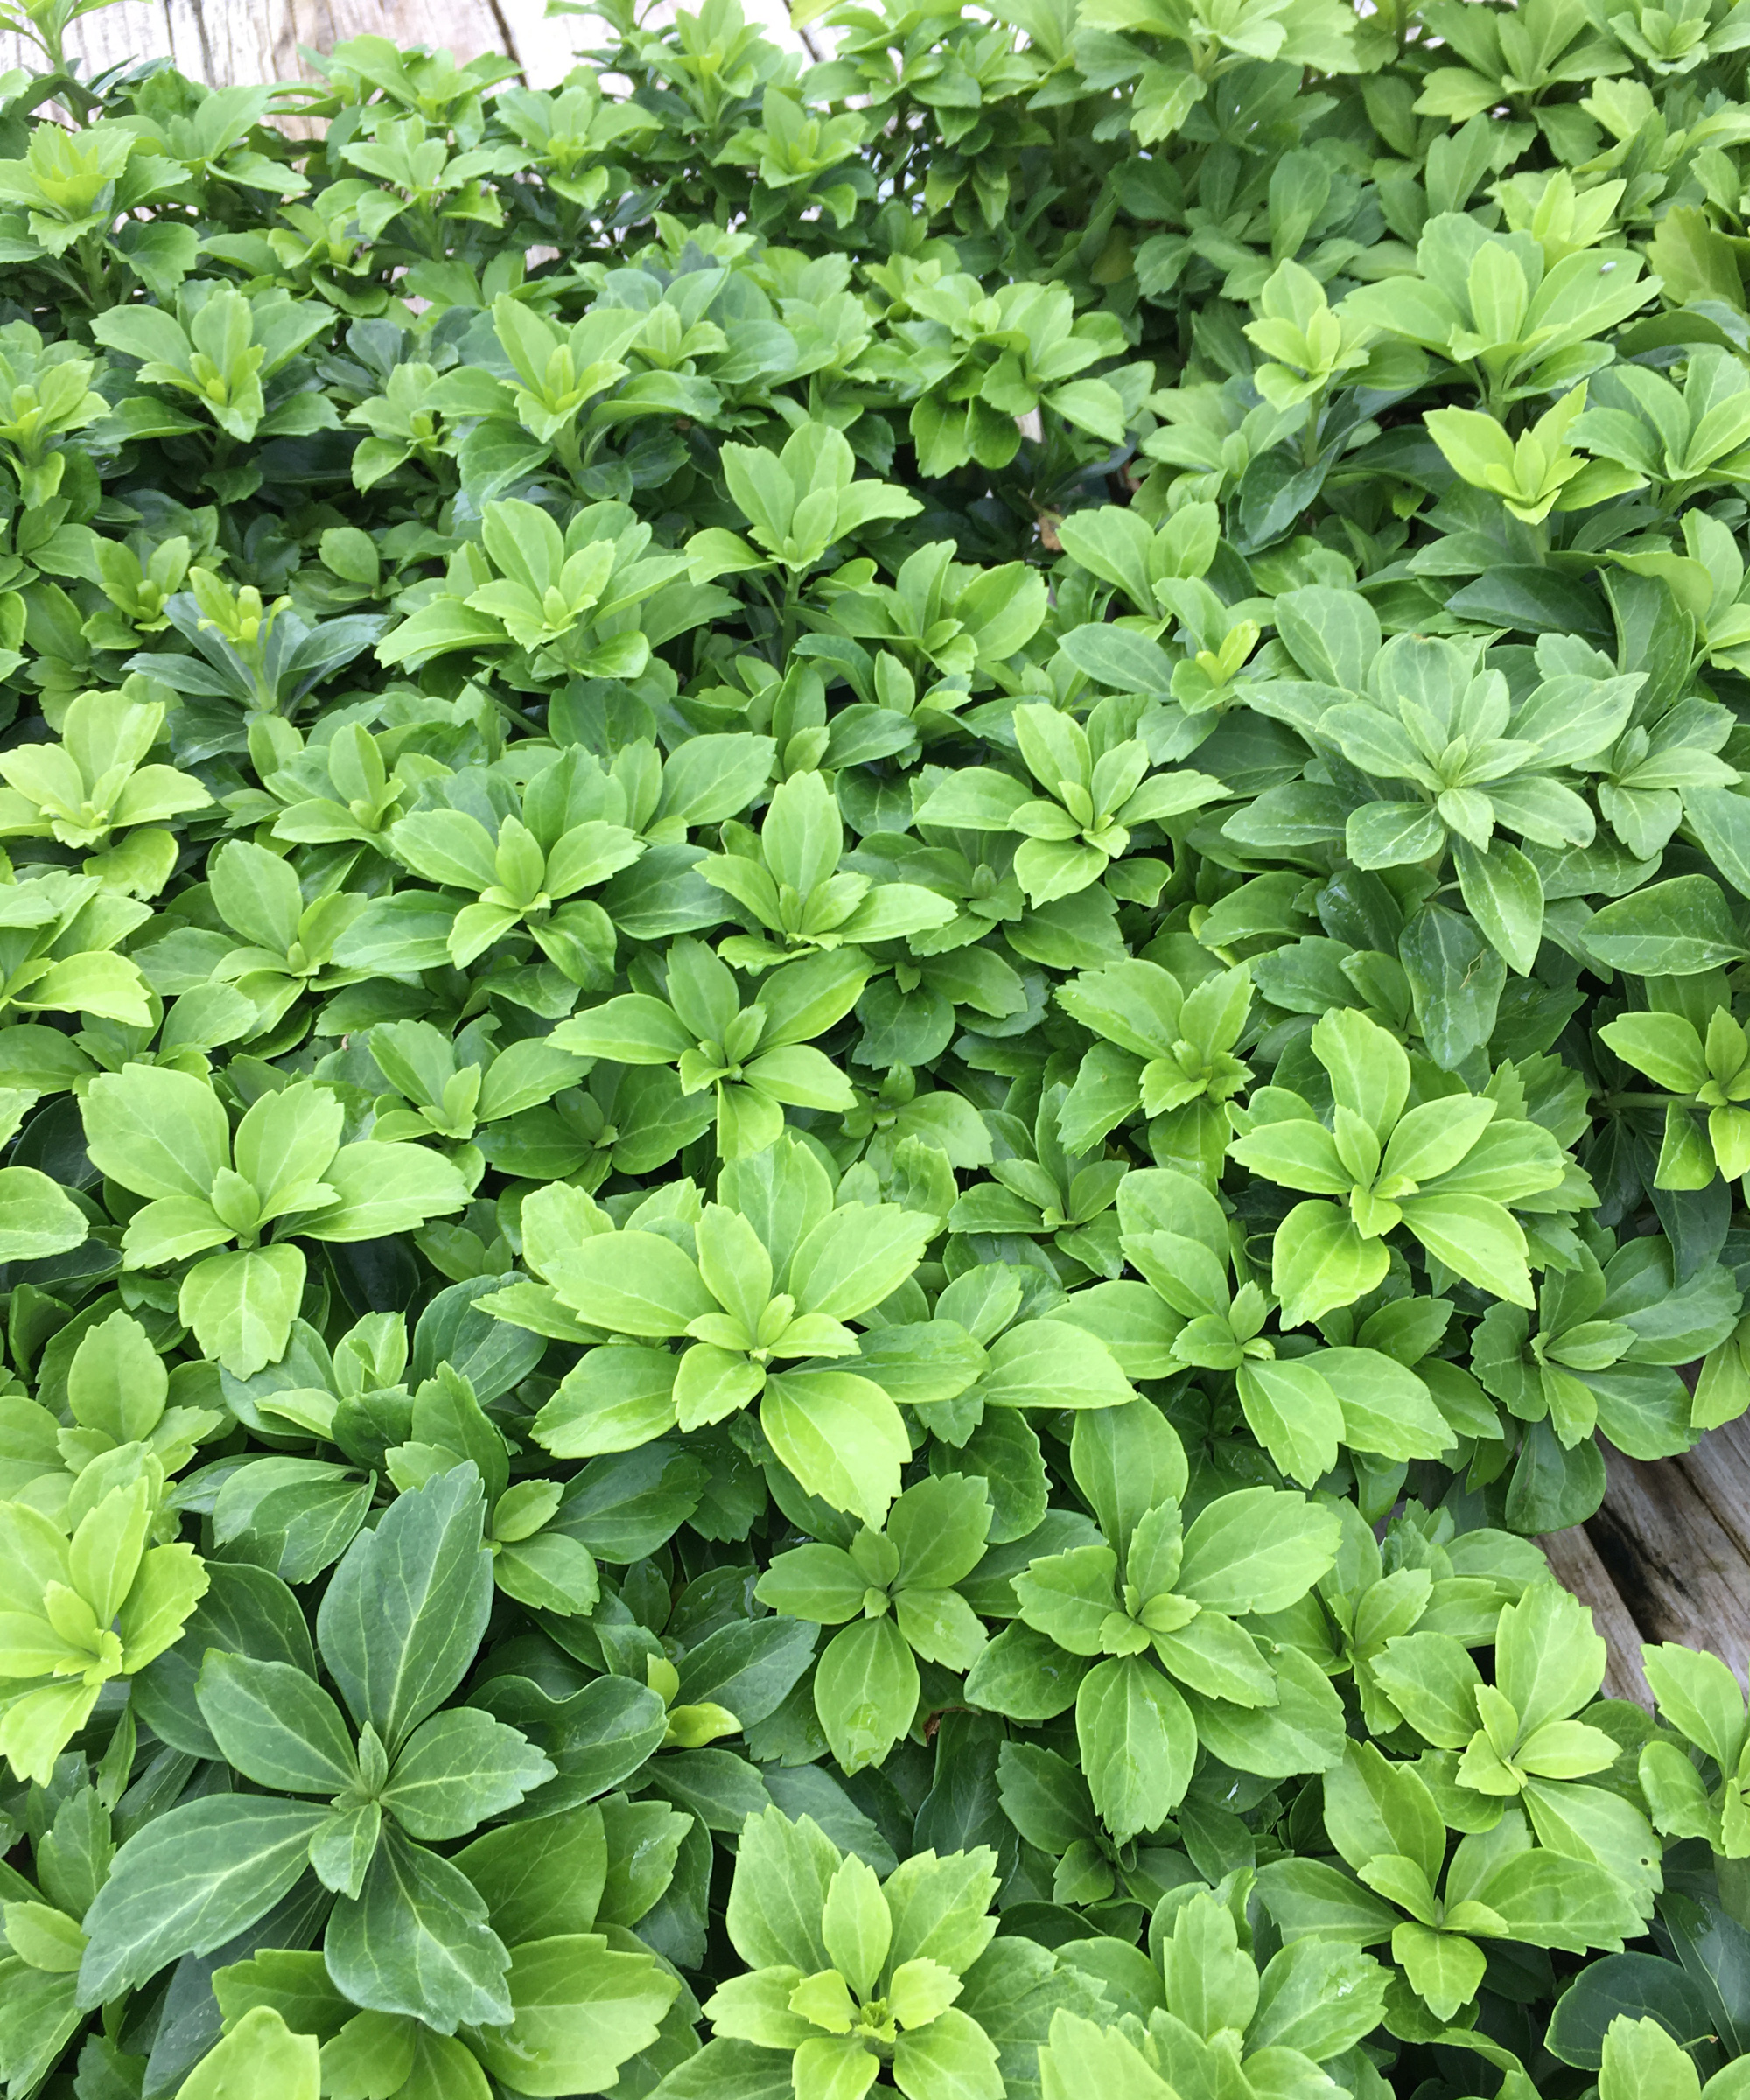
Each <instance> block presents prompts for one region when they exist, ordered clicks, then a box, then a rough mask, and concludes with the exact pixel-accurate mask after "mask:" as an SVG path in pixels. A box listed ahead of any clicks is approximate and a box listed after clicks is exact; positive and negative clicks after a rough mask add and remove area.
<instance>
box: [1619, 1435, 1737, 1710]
mask: <svg viewBox="0 0 1750 2100" xmlns="http://www.w3.org/2000/svg"><path fill="white" fill-rule="evenodd" d="M1712 1433H1713V1434H1714V1435H1715V1436H1718V1435H1719V1432H1718V1431H1715V1432H1712ZM1704 1448H1705V1446H1704ZM1605 1450H1606V1460H1607V1465H1608V1467H1609V1474H1610V1486H1609V1489H1608V1491H1607V1494H1606V1495H1605V1500H1604V1507H1603V1508H1602V1509H1600V1511H1599V1513H1598V1515H1597V1516H1595V1517H1593V1519H1592V1521H1591V1523H1588V1524H1587V1525H1586V1533H1587V1536H1588V1537H1589V1538H1590V1540H1591V1542H1592V1544H1593V1547H1594V1548H1595V1549H1596V1550H1597V1553H1598V1558H1599V1559H1600V1561H1601V1562H1602V1563H1603V1565H1604V1568H1605V1570H1606V1572H1607V1574H1608V1575H1609V1577H1610V1579H1611V1581H1612V1582H1613V1583H1614V1586H1615V1587H1616V1589H1617V1591H1618V1593H1619V1594H1620V1595H1621V1599H1622V1601H1623V1603H1624V1605H1625V1606H1626V1607H1628V1614H1629V1615H1630V1617H1631V1618H1632V1619H1633V1620H1634V1621H1635V1624H1636V1625H1637V1626H1638V1627H1640V1628H1641V1629H1642V1633H1643V1635H1645V1637H1646V1638H1647V1639H1648V1640H1649V1641H1681V1642H1684V1644H1685V1645H1686V1646H1688V1647H1691V1648H1699V1649H1709V1650H1711V1651H1712V1653H1713V1654H1714V1655H1717V1656H1723V1657H1724V1659H1725V1660H1726V1662H1727V1663H1729V1664H1730V1665H1731V1666H1732V1668H1733V1670H1734V1671H1735V1672H1736V1674H1737V1676H1738V1677H1739V1678H1740V1682H1741V1681H1743V1680H1744V1678H1745V1676H1746V1669H1747V1664H1750V1563H1747V1560H1746V1557H1745V1553H1744V1551H1743V1549H1742V1547H1741V1546H1740V1544H1739V1541H1738V1540H1737V1539H1736V1538H1735V1537H1733V1534H1732V1532H1731V1531H1729V1530H1727V1529H1726V1526H1725V1525H1724V1524H1723V1523H1721V1522H1720V1519H1719V1516H1717V1515H1716V1514H1715V1511H1714V1509H1713V1508H1712V1506H1711V1504H1710V1502H1709V1501H1708V1500H1707V1499H1706V1498H1705V1497H1704V1495H1702V1494H1701V1493H1700V1492H1699V1491H1698V1488H1697V1486H1696V1485H1695V1481H1694V1479H1693V1478H1692V1474H1691V1461H1689V1460H1682V1461H1679V1460H1663V1461H1658V1462H1654V1463H1645V1462H1642V1461H1641V1460H1635V1459H1630V1458H1625V1457H1624V1456H1623V1455H1622V1453H1621V1452H1617V1451H1613V1450H1611V1449H1610V1448H1609V1446H1606V1447H1605ZM1698 1463H1699V1464H1700V1465H1701V1466H1703V1467H1705V1469H1707V1470H1708V1471H1709V1472H1712V1469H1713V1467H1714V1466H1715V1463H1716V1461H1715V1460H1714V1459H1713V1458H1712V1455H1710V1456H1709V1458H1707V1459H1706V1460H1699V1461H1698Z"/></svg>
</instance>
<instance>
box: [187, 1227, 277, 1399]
mask: <svg viewBox="0 0 1750 2100" xmlns="http://www.w3.org/2000/svg"><path fill="white" fill-rule="evenodd" d="M304 1273H305V1272H304V1256H303V1254H302V1253H301V1251H300V1250H298V1249H297V1248H296V1247H286V1246H275V1247H256V1248H252V1249H250V1250H248V1252H247V1253H232V1254H214V1255H209V1256H208V1257H207V1259H206V1260H205V1261H201V1262H197V1263H196V1264H194V1266H193V1268H192V1269H191V1270H190V1271H189V1272H188V1274H187V1275H186V1277H184V1278H183V1279H182V1290H181V1292H180V1293H179V1298H178V1301H177V1310H178V1311H179V1313H180V1314H181V1315H182V1318H183V1320H185V1321H186V1324H187V1325H188V1326H189V1327H193V1330H194V1336H195V1340H196V1341H198V1342H199V1343H200V1347H201V1349H202V1351H203V1353H204V1354H205V1355H208V1356H212V1357H215V1358H217V1360H218V1361H219V1362H221V1364H223V1365H224V1367H225V1369H227V1370H228V1371H229V1372H230V1373H231V1375H232V1376H234V1377H236V1378H250V1377H253V1376H255V1373H256V1372H257V1371H259V1370H260V1369H262V1367H263V1366H264V1365H266V1364H269V1363H277V1362H278V1361H279V1359H280V1358H281V1357H282V1356H283V1355H284V1353H285V1345H286V1342H287V1340H288V1339H289V1337H290V1334H291V1323H292V1321H293V1320H295V1319H296V1318H297V1308H298V1305H299V1303H300V1301H301V1300H302V1299H303V1296H304Z"/></svg>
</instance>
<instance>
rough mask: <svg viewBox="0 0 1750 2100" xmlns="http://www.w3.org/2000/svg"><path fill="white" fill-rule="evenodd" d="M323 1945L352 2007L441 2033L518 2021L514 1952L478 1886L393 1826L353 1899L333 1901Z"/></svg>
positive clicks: (385, 1832) (330, 1970) (387, 1828)
mask: <svg viewBox="0 0 1750 2100" xmlns="http://www.w3.org/2000/svg"><path fill="white" fill-rule="evenodd" d="M324 1944H325V1953H326V1957H327V1962H328V1973H329V1975H330V1976H331V1977H332V1978H333V1979H334V1982H335V1984H336V1985H338V1986H339V1989H340V1990H342V1991H345V1992H346V1996H347V1997H348V1998H351V1999H352V2001H353V2004H354V2005H363V2006H365V2007H366V2008H367V2009H368V2010H370V2011H373V2012H401V2013H405V2014H407V2015H408V2016H409V2017H410V2018H412V2019H422V2020H423V2021H424V2022H425V2024H426V2026H429V2027H435V2028H436V2029H437V2032H438V2033H440V2034H452V2033H455V2031H456V2029H457V2027H458V2026H505V2025H506V2024H507V2022H508V2021H509V2020H510V2019H511V2018H512V2016H513V2010H514V2009H513V2007H512V2005H511V2000H510V1993H509V1991H508V1989H507V1980H506V1971H507V1968H508V1966H509V1962H510V1957H509V1955H508V1954H507V1951H506V1950H505V1946H504V1943H503V1942H502V1941H501V1940H500V1938H499V1937H498V1936H497V1934H496V1933H494V1932H493V1930H492V1929H491V1928H490V1927H489V1926H488V1925H487V1923H486V1904H485V1902H484V1901H482V1900H481V1898H480V1897H479V1894H477V1893H476V1891H475V1889H474V1886H473V1884H472V1882H471V1881H470V1880H468V1878H467V1876H466V1875H465V1873H462V1872H461V1870H460V1869H459V1868H458V1867H457V1866H453V1865H452V1864H451V1862H450V1861H449V1860H447V1859H439V1858H438V1856H437V1853H436V1852H427V1851H426V1850H425V1849H424V1847H423V1845H415V1844H413V1843H412V1842H411V1840H410V1839H409V1838H403V1837H402V1835H401V1833H400V1832H399V1831H397V1830H396V1829H395V1826H394V1824H385V1825H384V1828H383V1834H382V1842H381V1845H378V1847H377V1849H376V1853H375V1856H374V1858H373V1859H372V1861H371V1864H370V1866H369V1868H368V1869H367V1873H366V1874H365V1880H364V1887H363V1888H362V1889H361V1891H360V1894H359V1896H358V1897H357V1899H356V1900H354V1899H353V1898H350V1897H346V1896H343V1897H341V1898H340V1899H339V1901H338V1902H337V1903H336V1904H335V1906H334V1911H333V1915H332V1917H331V1918H330V1920H329V1924H328V1931H327V1936H326V1939H325V1943H324Z"/></svg>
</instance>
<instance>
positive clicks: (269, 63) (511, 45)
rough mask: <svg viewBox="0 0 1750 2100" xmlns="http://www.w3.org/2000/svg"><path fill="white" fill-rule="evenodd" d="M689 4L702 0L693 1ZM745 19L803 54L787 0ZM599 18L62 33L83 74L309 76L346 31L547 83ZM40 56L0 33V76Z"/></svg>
mask: <svg viewBox="0 0 1750 2100" xmlns="http://www.w3.org/2000/svg"><path fill="white" fill-rule="evenodd" d="M692 4H693V5H694V6H695V7H697V0H692ZM675 9H676V0H659V4H658V5H656V6H655V7H654V8H652V9H650V10H648V11H647V12H646V14H645V17H644V19H645V21H646V24H647V25H648V26H653V27H654V26H655V25H657V24H658V23H660V22H662V21H664V20H667V19H670V18H672V17H673V15H674V12H675ZM743 9H744V12H745V13H746V17H747V19H748V20H749V21H750V22H755V23H758V24H759V25H760V28H761V29H762V30H763V31H765V32H766V34H767V36H768V37H771V38H773V39H774V41H775V42H776V43H778V44H781V45H783V47H784V48H785V49H786V50H789V51H801V50H802V48H803V46H802V40H801V38H799V37H798V36H797V34H796V32H795V31H794V30H793V29H792V28H791V27H790V23H789V16H788V11H787V8H786V5H785V0H743ZM596 30H597V25H594V24H592V23H591V22H590V21H588V20H586V19H584V18H580V17H577V16H556V17H555V18H552V19H551V20H549V19H548V18H547V15H546V12H545V9H544V6H543V4H542V0H222V4H221V0H115V4H113V5H110V6H108V7H104V8H102V9H100V10H99V11H97V12H96V13H95V14H89V15H85V16H83V17H81V19H80V20H78V21H77V22H75V23H73V25H72V26H71V28H70V29H69V30H68V31H67V33H66V50H67V53H68V55H69V57H76V58H78V59H81V61H82V62H83V65H84V68H85V71H86V73H87V75H88V76H89V75H90V74H92V73H100V72H102V71H103V70H104V69H105V68H106V67H109V66H125V65H133V64H137V63H138V62H139V61H140V60H141V59H158V58H167V59H170V60H171V62H172V64H173V65H174V66H176V67H177V69H178V70H179V72H182V73H186V74H187V75H188V76H189V78H190V79H191V80H199V81H207V83H208V84H209V85H210V86H212V87H214V88H226V87H232V86H236V85H240V84H242V83H246V82H248V83H254V82H259V81H296V80H307V79H309V78H311V69H310V66H309V64H308V62H307V61H306V60H305V59H302V58H301V57H300V56H299V46H300V45H302V46H303V47H304V48H305V49H307V50H312V51H318V52H326V51H332V49H333V47H334V45H336V44H339V43H342V42H344V41H345V39H346V38H348V37H357V36H363V35H366V34H367V33H368V34H371V35H374V36H380V37H387V38H388V39H389V41H390V42H391V43H392V44H395V45H402V46H403V47H404V46H406V45H412V44H424V45H431V46H434V47H440V48H443V49H445V50H449V51H452V52H455V54H456V56H457V57H458V59H463V60H464V61H465V60H467V59H473V58H478V57H479V55H480V54H481V53H482V52H493V51H495V52H504V53H505V54H506V55H507V57H509V58H513V59H515V60H516V62H517V65H518V66H520V67H521V70H522V73H523V76H524V78H525V79H526V80H527V81H528V84H529V85H530V86H531V87H534V88H550V87H553V86H554V85H556V83H557V82H558V81H562V80H563V78H564V76H565V74H566V73H568V72H569V71H570V68H571V66H572V65H573V64H574V63H575V59H574V54H575V53H576V52H577V51H578V50H580V49H581V48H583V47H584V46H585V45H589V44H590V43H591V42H592V41H594V40H595V32H596ZM40 63H41V60H40V57H39V55H38V54H37V53H36V52H33V51H32V50H31V47H30V46H29V45H25V43H24V42H23V41H22V40H21V39H20V38H17V37H14V36H11V35H7V34H0V72H4V71H5V70H6V69H7V68H8V67H9V66H26V67H28V68H31V69H32V70H34V69H35V68H36V67H37V66H39V65H40Z"/></svg>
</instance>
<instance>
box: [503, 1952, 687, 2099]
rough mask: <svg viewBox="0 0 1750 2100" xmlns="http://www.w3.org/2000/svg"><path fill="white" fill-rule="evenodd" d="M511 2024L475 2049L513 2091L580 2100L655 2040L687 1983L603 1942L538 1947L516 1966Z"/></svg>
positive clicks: (517, 1958)
mask: <svg viewBox="0 0 1750 2100" xmlns="http://www.w3.org/2000/svg"><path fill="white" fill-rule="evenodd" d="M509 1985H510V2002H511V2005H512V2008H513V2018H512V2019H511V2022H510V2024H509V2026H507V2027H487V2028H485V2029H483V2030H482V2031H481V2032H480V2033H479V2036H478V2038H477V2039H476V2040H475V2041H474V2045H473V2046H474V2049H475V2052H476V2054H478V2055H479V2058H480V2060H481V2061H482V2062H483V2063H484V2064H485V2066H486V2069H487V2070H489V2071H490V2072H491V2073H492V2074H493V2076H494V2077H495V2078H498V2079H500V2080H502V2081H503V2082H504V2083H505V2084H506V2085H507V2086H508V2087H509V2088H510V2089H512V2090H513V2091H515V2092H523V2093H561V2092H578V2091H583V2090H585V2089H588V2088H589V2087H591V2086H595V2087H597V2088H598V2089H599V2088H600V2087H601V2086H603V2085H607V2084H611V2083H612V2082H613V2073H614V2072H615V2071H617V2070H618V2068H619V2067H620V2065H621V2064H623V2063H624V2062H626V2061H627V2058H628V2057H632V2056H635V2055H637V2054H639V2052H640V2051H641V2050H644V2049H648V2047H650V2045H651V2044H652V2042H654V2041H655V2040H656V2036H657V2032H658V2029H659V2027H660V2026H661V2023H662V2017H663V2015H664V2014H665V2013H666V2012H668V2010H669V2006H670V2005H672V2004H673V2003H674V2002H675V1999H676V1997H677V1996H678V1995H679V1994H680V1991H681V1979H680V1978H679V1977H678V1976H674V1975H670V1974H667V1973H665V1972H664V1971H662V1969H659V1968H658V1967H657V1965H656V1964H655V1961H654V1960H653V1959H652V1957H650V1956H649V1955H648V1954H644V1953H633V1952H630V1951H625V1952H622V1951H620V1950H615V1949H612V1948H610V1946H609V1944H608V1942H607V1941H606V1939H604V1938H602V1937H601V1936H599V1935H596V1934H591V1935H589V1936H565V1937H556V1938H550V1939H542V1940H535V1941H533V1942H530V1943H525V1944H524V1945H521V1946H519V1947H518V1948H516V1949H515V1950H514V1952H513V1954H512V1956H511V1964H510V1978H509Z"/></svg>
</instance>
